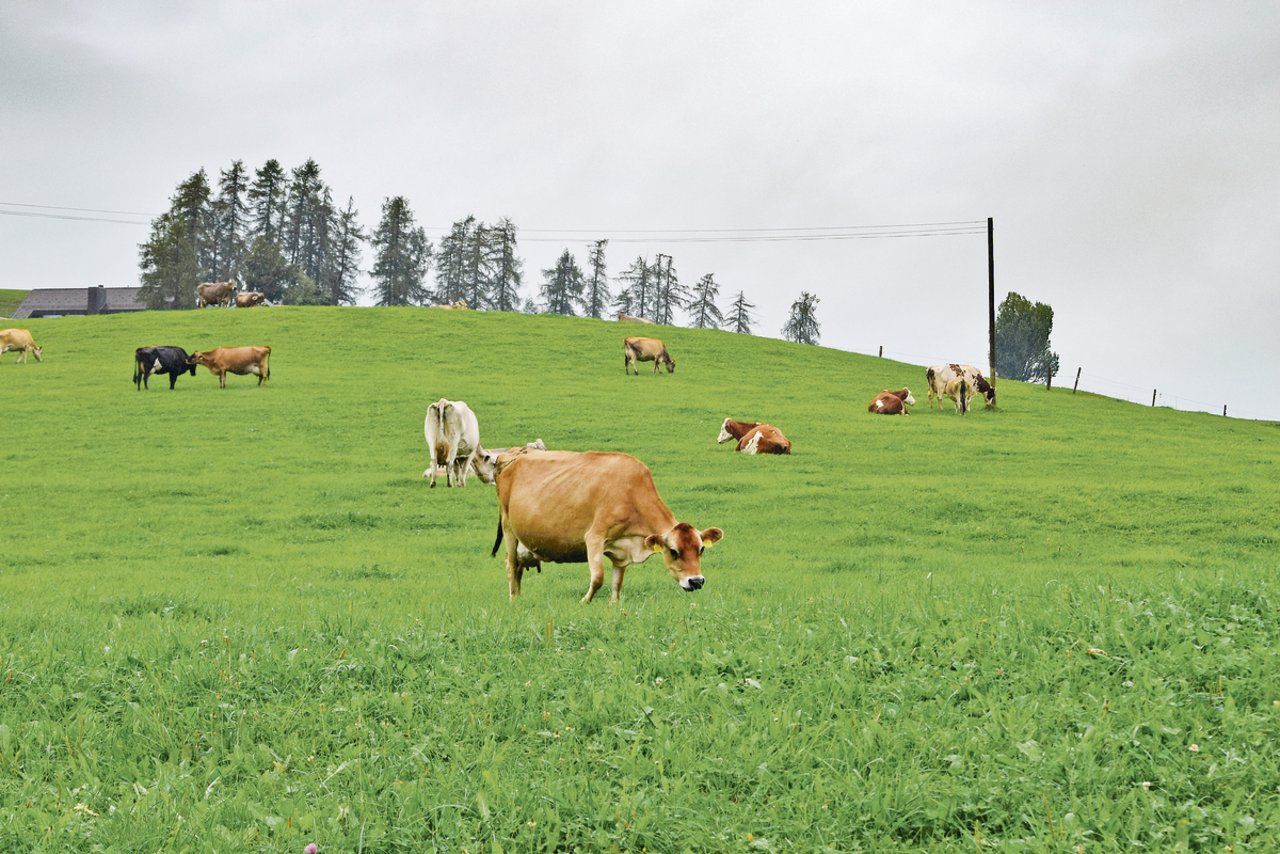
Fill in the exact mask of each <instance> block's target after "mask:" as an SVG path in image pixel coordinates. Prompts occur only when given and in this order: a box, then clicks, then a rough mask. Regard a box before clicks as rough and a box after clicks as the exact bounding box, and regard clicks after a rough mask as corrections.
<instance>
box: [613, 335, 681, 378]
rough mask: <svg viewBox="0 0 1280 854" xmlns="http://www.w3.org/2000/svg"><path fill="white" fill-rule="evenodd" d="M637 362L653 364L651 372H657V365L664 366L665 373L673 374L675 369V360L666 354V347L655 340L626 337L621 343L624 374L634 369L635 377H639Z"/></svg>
mask: <svg viewBox="0 0 1280 854" xmlns="http://www.w3.org/2000/svg"><path fill="white" fill-rule="evenodd" d="M637 362H653V372H654V373H655V374H656V373H657V372H658V365H661V364H665V365H666V366H667V373H669V374H670V373H674V372H675V369H676V363H675V360H674V359H672V358H671V356H670V355H668V353H667V345H665V344H663V343H662V342H661V341H659V340H658V339H657V338H641V337H638V336H635V335H631V336H628V337H627V338H625V339H623V342H622V369H623V371H625V372H626V373H631V369H632V368H633V367H634V368H635V369H636V376H640V368H639V366H638V365H637V364H636V363H637Z"/></svg>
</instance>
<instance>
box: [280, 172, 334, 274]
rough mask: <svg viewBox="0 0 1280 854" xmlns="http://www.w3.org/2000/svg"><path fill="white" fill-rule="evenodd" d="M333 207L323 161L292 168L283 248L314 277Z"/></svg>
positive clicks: (290, 258)
mask: <svg viewBox="0 0 1280 854" xmlns="http://www.w3.org/2000/svg"><path fill="white" fill-rule="evenodd" d="M332 211H333V202H332V195H331V193H330V191H329V188H328V187H326V186H325V185H324V182H323V181H322V180H320V165H319V164H318V163H316V162H315V161H314V160H307V162H306V163H303V164H302V165H301V166H299V167H298V168H296V169H294V170H293V173H292V175H291V176H290V179H289V197H288V202H287V204H286V211H285V220H284V244H283V245H282V246H281V249H282V250H283V252H284V257H285V259H286V260H288V262H289V263H290V264H293V265H294V266H296V267H298V268H299V269H300V270H302V271H303V272H304V273H306V274H307V275H308V276H310V277H311V278H312V279H316V278H318V277H319V276H320V265H321V261H322V260H323V258H324V254H325V250H326V244H327V243H328V225H329V217H330V214H331V213H332Z"/></svg>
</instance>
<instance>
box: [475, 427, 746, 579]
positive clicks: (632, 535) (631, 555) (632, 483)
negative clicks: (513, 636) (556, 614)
mask: <svg viewBox="0 0 1280 854" xmlns="http://www.w3.org/2000/svg"><path fill="white" fill-rule="evenodd" d="M520 450H523V453H516V454H507V455H504V456H503V459H502V461H501V462H500V464H499V465H498V473H497V480H498V537H497V540H496V541H495V542H494V544H493V554H497V553H498V546H499V545H501V544H502V540H503V539H504V538H505V539H506V541H507V587H508V592H509V593H510V596H511V598H512V599H515V598H516V597H517V596H519V595H520V580H521V578H522V577H523V576H524V571H525V569H527V568H535V569H537V568H540V567H541V563H542V562H543V561H547V562H549V563H582V562H584V561H585V562H586V563H587V564H588V565H589V566H590V568H591V583H590V585H589V586H588V587H587V595H586V596H583V597H582V601H583V602H590V601H591V598H592V597H593V596H595V595H596V591H597V590H599V589H600V587H601V585H603V584H604V561H605V558H608V559H609V562H610V563H611V564H612V565H613V584H612V587H611V593H610V596H609V601H610V602H617V601H618V597H619V596H620V595H621V592H622V578H623V574H624V573H625V572H626V571H627V567H628V566H630V565H631V564H633V563H642V562H643V561H645V560H647V559H648V558H650V557H652V555H653V553H654V552H658V553H660V554H661V555H662V560H663V563H665V564H666V567H667V572H668V573H670V574H671V577H672V578H674V579H675V580H676V582H677V583H679V585H680V589H681V590H685V591H694V590H698V589H701V587H702V585H703V584H704V583H705V582H706V579H705V578H704V577H703V575H702V549H703V547H704V546H709V545H711V544H712V543H715V542H718V541H719V540H720V539H721V538H722V537H723V536H724V531H722V530H720V529H719V528H707V529H706V530H703V531H699V530H698V529H697V528H695V527H693V526H692V525H690V524H689V523H688V522H679V521H677V520H676V517H675V516H674V515H673V514H672V513H671V511H670V510H669V509H668V508H667V505H666V504H664V503H663V502H662V499H661V498H659V497H658V490H657V487H655V486H654V483H653V473H652V472H650V471H649V468H648V467H647V466H646V465H645V464H644V463H642V462H640V461H639V460H637V459H636V458H635V457H632V456H629V455H627V454H618V453H599V452H595V451H590V452H587V453H575V452H573V451H534V450H528V449H520Z"/></svg>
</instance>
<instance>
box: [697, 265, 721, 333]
mask: <svg viewBox="0 0 1280 854" xmlns="http://www.w3.org/2000/svg"><path fill="white" fill-rule="evenodd" d="M719 296H720V286H719V285H717V284H716V279H715V276H714V275H713V274H711V273H707V274H706V275H705V276H703V277H702V278H701V279H699V280H698V284H696V285H694V286H693V299H692V300H690V302H689V319H690V321H691V323H690V325H691V326H693V328H694V329H719V328H720V326H721V324H723V323H724V316H723V315H722V314H721V313H720V307H719V306H717V305H716V298H717V297H719Z"/></svg>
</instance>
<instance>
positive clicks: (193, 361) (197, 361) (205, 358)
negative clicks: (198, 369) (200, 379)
mask: <svg viewBox="0 0 1280 854" xmlns="http://www.w3.org/2000/svg"><path fill="white" fill-rule="evenodd" d="M211 363H212V359H210V358H209V354H208V353H200V352H196V353H192V354H191V358H190V359H189V360H188V362H187V364H189V365H191V367H193V368H194V367H195V366H196V365H206V366H208V365H210V364H211Z"/></svg>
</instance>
